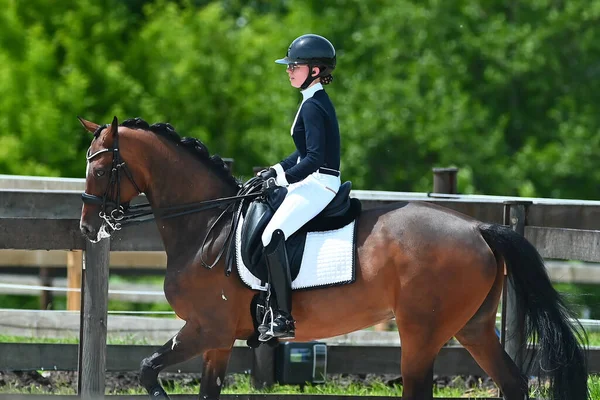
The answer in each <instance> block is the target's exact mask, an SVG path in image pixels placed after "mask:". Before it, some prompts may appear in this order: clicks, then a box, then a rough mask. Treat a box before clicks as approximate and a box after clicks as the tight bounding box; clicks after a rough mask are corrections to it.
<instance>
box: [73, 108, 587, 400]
mask: <svg viewBox="0 0 600 400" xmlns="http://www.w3.org/2000/svg"><path fill="white" fill-rule="evenodd" d="M78 118H79V120H80V122H81V124H82V125H83V127H84V128H85V130H87V131H89V132H90V133H92V134H93V139H92V141H91V144H90V147H89V149H88V153H87V163H88V164H87V175H86V178H85V192H84V193H83V194H82V196H83V200H84V204H83V208H82V212H81V220H80V229H81V232H82V234H83V235H85V236H86V237H87V238H88V239H89V240H92V241H97V240H100V239H102V237H105V236H109V235H110V234H111V233H112V232H113V231H114V230H115V229H119V228H120V226H119V221H120V220H122V219H123V216H124V215H126V214H127V213H128V212H131V210H130V209H129V204H130V202H131V200H132V199H134V198H135V197H136V196H138V195H139V194H141V193H144V194H145V196H146V197H147V200H148V203H149V205H150V206H151V207H152V210H153V212H154V218H155V220H156V225H157V227H158V231H159V233H160V236H161V239H162V241H163V243H164V248H165V251H166V254H167V259H168V262H167V268H166V273H165V279H164V293H165V296H166V299H167V300H168V302H169V304H170V306H171V307H172V309H173V311H174V312H175V313H176V315H177V316H178V317H179V318H181V319H182V320H184V321H185V324H184V326H183V327H182V328H181V330H180V331H179V332H178V333H176V334H175V335H174V336H173V338H171V339H170V340H169V341H167V342H166V343H165V344H164V345H163V346H162V347H160V348H158V349H157V350H156V351H155V352H154V353H153V354H152V355H150V356H148V357H147V358H145V359H144V360H143V361H142V362H141V364H140V372H139V379H140V383H141V385H142V386H143V387H144V388H145V389H146V390H147V391H148V394H149V396H150V397H151V398H152V399H168V398H169V397H168V395H167V393H166V392H165V390H164V389H163V388H162V386H161V385H160V384H159V381H158V374H159V373H160V371H161V370H163V369H164V368H166V367H168V366H171V365H174V364H177V363H181V362H184V361H186V360H189V359H191V358H193V357H196V356H201V357H202V360H203V371H202V377H201V381H200V393H199V395H200V397H201V398H203V399H217V398H219V396H220V393H221V389H222V384H223V380H224V375H225V372H226V369H227V364H228V361H229V357H230V354H231V351H232V346H233V344H234V342H235V340H237V339H240V340H243V339H249V338H250V337H251V336H252V335H253V334H255V327H254V324H253V319H252V316H251V314H250V312H249V308H250V304H251V301H252V299H253V297H254V295H255V294H256V291H255V290H252V289H249V288H248V287H247V286H245V285H243V284H242V282H241V281H240V279H238V277H236V274H237V272H236V271H235V269H234V270H233V271H232V274H231V276H227V274H226V273H224V271H223V270H224V269H225V261H224V259H223V258H222V257H220V255H221V254H222V249H223V248H224V247H225V246H226V245H227V243H228V241H229V240H232V239H231V234H230V232H229V229H227V225H228V224H227V222H228V221H230V219H231V218H233V216H232V214H233V213H232V212H225V211H227V210H225V211H224V210H223V209H222V207H214V206H213V205H214V204H218V201H217V200H218V199H223V198H229V199H231V198H235V196H236V194H237V193H238V192H239V190H240V187H241V183H240V181H239V180H238V179H236V178H234V177H233V176H232V174H231V172H230V171H229V169H228V168H227V166H226V165H225V164H224V162H223V160H222V159H221V158H220V157H219V156H217V155H214V156H210V154H209V152H208V149H207V148H206V146H205V145H204V144H203V143H202V142H201V141H200V140H198V139H193V138H185V137H184V138H182V137H181V136H180V135H179V134H178V133H177V132H176V131H175V130H174V128H173V127H172V126H171V125H170V124H167V123H158V124H153V125H149V124H148V123H147V122H145V121H144V120H142V119H140V118H136V119H128V120H126V121H123V122H122V123H121V124H119V122H118V119H117V117H114V119H113V120H112V122H111V123H110V124H104V125H99V124H96V123H94V122H90V121H87V120H85V119H83V118H80V117H78ZM121 172H122V173H123V174H121ZM215 202H216V203H215ZM186 204H201V205H202V204H208V206H206V207H204V208H203V210H202V212H197V213H181V215H180V216H179V217H178V216H175V217H174V218H166V217H165V216H164V213H163V212H161V210H169V209H174V210H178V209H179V208H178V207H179V206H181V205H186ZM131 207H133V205H132V206H131ZM184 215H185V217H184ZM221 224H222V225H221ZM355 229H356V234H355V235H356V260H355V262H356V276H355V280H354V282H353V283H351V284H346V285H340V286H335V287H330V288H323V289H315V290H302V291H294V292H293V304H294V317H295V319H296V338H295V339H294V340H296V341H301V342H304V341H312V340H319V339H322V338H327V337H333V336H337V335H342V334H346V333H349V332H352V331H356V330H359V329H364V328H367V327H369V326H372V325H374V324H377V323H380V322H383V321H386V320H390V319H392V318H395V322H396V325H397V328H398V332H399V335H400V339H401V343H402V355H401V359H400V368H401V374H402V379H403V396H402V398H403V399H405V400H407V399H419V400H422V399H432V398H433V364H434V359H435V358H436V355H437V354H438V352H439V351H440V350H441V348H442V347H443V346H444V344H445V343H447V342H448V340H450V339H451V338H452V337H455V338H456V339H457V340H458V341H459V342H460V343H461V344H462V346H464V348H466V349H467V350H468V351H469V353H470V354H471V355H472V356H473V358H474V359H475V360H476V362H477V363H478V364H479V365H480V366H481V368H482V369H483V370H484V371H485V372H486V373H487V374H488V375H489V376H490V377H491V378H492V379H493V380H494V382H495V383H496V384H497V386H498V387H499V388H500V390H501V391H502V394H503V396H504V398H505V399H508V400H522V399H527V398H528V378H527V376H528V375H527V374H535V375H537V376H540V377H543V378H544V382H546V383H547V384H548V385H549V386H548V387H549V392H550V394H551V396H552V398H553V399H556V400H567V399H569V400H573V399H586V398H588V396H589V394H588V388H587V377H588V371H587V366H586V356H587V355H586V344H585V339H586V338H585V333H583V332H582V330H581V326H580V325H579V324H578V323H577V322H573V321H576V320H573V319H572V318H573V313H572V311H571V310H570V309H569V308H568V307H567V306H566V304H565V302H564V300H563V299H562V297H561V296H560V294H559V293H557V292H556V291H555V289H554V288H553V287H552V285H551V282H550V280H549V278H548V275H547V272H546V269H545V266H544V262H543V260H542V258H541V256H540V254H539V253H538V252H537V250H536V249H535V247H534V246H533V245H532V244H531V243H530V242H528V241H527V240H526V239H525V238H524V237H523V236H522V235H519V234H518V233H516V232H514V231H513V230H511V229H510V228H509V227H506V226H502V225H496V224H489V223H484V222H481V221H478V220H476V219H473V218H471V217H469V216H466V215H463V214H461V213H458V212H455V211H453V210H449V209H446V208H443V207H440V206H437V205H433V204H430V203H426V202H398V203H394V204H391V205H385V206H382V207H379V208H374V209H368V210H363V211H362V212H361V213H360V215H359V216H358V218H357V219H356V226H355ZM209 234H210V235H211V236H212V240H210V241H207V240H206V237H207V236H208V235H209ZM203 237H204V238H205V240H202V238H203ZM211 259H212V260H214V261H213V262H212V263H209V262H208V261H207V260H211ZM505 269H506V274H507V275H508V279H510V280H511V282H512V284H513V286H514V290H515V293H516V302H517V304H516V312H517V323H516V324H515V331H516V332H517V333H518V335H517V337H520V338H525V339H523V341H526V340H527V338H529V339H531V340H534V341H535V342H536V343H537V346H538V350H537V352H536V354H535V356H534V357H535V358H532V359H529V360H528V361H529V362H528V363H527V365H525V366H522V368H520V367H518V366H517V365H516V364H515V362H513V360H512V359H511V357H509V356H508V354H507V353H506V352H505V351H504V349H503V347H502V345H501V343H500V341H499V340H498V337H497V333H496V331H495V321H496V313H497V309H498V304H499V300H500V295H501V292H502V288H503V284H504V281H505ZM518 345H519V346H520V348H521V349H522V350H524V349H525V348H526V346H527V343H525V342H521V343H519V344H518ZM522 369H523V370H522Z"/></svg>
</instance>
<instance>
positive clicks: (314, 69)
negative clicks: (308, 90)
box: [311, 67, 321, 76]
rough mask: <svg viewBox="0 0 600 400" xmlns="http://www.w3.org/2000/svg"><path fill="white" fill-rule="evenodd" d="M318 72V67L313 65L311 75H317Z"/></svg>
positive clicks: (319, 70)
mask: <svg viewBox="0 0 600 400" xmlns="http://www.w3.org/2000/svg"><path fill="white" fill-rule="evenodd" d="M320 72H321V69H320V68H319V67H313V69H312V71H311V76H317V75H319V73H320Z"/></svg>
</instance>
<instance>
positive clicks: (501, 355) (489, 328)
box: [456, 321, 528, 400]
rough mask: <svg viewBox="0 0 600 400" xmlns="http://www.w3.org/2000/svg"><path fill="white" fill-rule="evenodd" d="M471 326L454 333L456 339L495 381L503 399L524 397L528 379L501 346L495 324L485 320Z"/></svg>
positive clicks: (520, 398)
mask: <svg viewBox="0 0 600 400" xmlns="http://www.w3.org/2000/svg"><path fill="white" fill-rule="evenodd" d="M473 325H475V326H472V325H467V327H465V328H463V329H462V330H461V331H460V332H459V333H458V334H457V335H456V338H457V339H458V341H459V342H460V343H461V344H462V345H463V346H464V347H465V348H466V349H467V350H468V351H469V353H471V355H472V356H473V358H474V359H475V361H477V363H478V364H479V366H481V368H482V369H483V370H484V371H485V372H486V373H487V374H488V375H489V376H490V377H491V378H492V379H493V380H494V382H496V384H497V385H498V386H499V387H500V389H501V390H502V393H503V395H504V398H505V399H506V400H523V399H527V398H528V397H527V392H528V389H527V378H526V377H525V376H523V375H522V374H521V371H519V368H518V367H517V366H516V365H515V363H514V362H513V360H512V359H511V358H510V357H509V355H508V354H506V352H505V351H504V349H503V348H502V346H501V345H500V341H499V340H498V336H496V332H495V330H494V323H493V322H492V323H490V322H489V321H485V322H482V323H475V324H473ZM477 325H480V326H477Z"/></svg>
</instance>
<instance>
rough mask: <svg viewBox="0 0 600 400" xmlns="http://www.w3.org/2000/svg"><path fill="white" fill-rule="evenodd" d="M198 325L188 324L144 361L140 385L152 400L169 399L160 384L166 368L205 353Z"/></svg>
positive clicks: (141, 367) (141, 366)
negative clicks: (159, 379) (160, 376)
mask: <svg viewBox="0 0 600 400" xmlns="http://www.w3.org/2000/svg"><path fill="white" fill-rule="evenodd" d="M198 331H199V328H198V326H196V325H191V324H190V323H186V324H185V325H184V326H183V328H181V330H180V331H179V333H177V335H175V336H173V338H171V339H170V340H169V341H168V342H167V343H165V344H164V345H163V346H162V347H160V348H159V349H158V350H157V351H155V352H154V353H153V354H152V355H151V356H149V357H146V358H145V359H144V360H142V363H141V365H140V383H141V384H142V386H143V387H144V388H145V389H146V390H147V391H148V394H149V395H150V398H151V399H155V400H158V399H168V398H169V396H168V395H167V393H166V392H165V390H164V389H163V387H162V386H161V385H160V383H159V382H158V374H159V373H160V371H162V370H163V369H165V368H166V367H168V366H170V365H174V364H179V363H181V362H183V361H186V360H189V359H191V358H193V357H195V356H197V355H199V354H201V353H202V351H203V344H202V340H201V338H200V336H199V332H198Z"/></svg>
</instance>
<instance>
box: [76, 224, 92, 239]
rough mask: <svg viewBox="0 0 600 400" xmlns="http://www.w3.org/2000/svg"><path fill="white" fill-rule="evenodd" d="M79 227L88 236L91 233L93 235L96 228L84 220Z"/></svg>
mask: <svg viewBox="0 0 600 400" xmlns="http://www.w3.org/2000/svg"><path fill="white" fill-rule="evenodd" d="M79 229H80V230H81V233H82V234H84V235H85V236H88V237H89V236H90V235H92V234H93V232H94V229H93V228H92V227H91V226H90V225H88V224H86V223H85V222H82V223H81V224H80V225H79Z"/></svg>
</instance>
